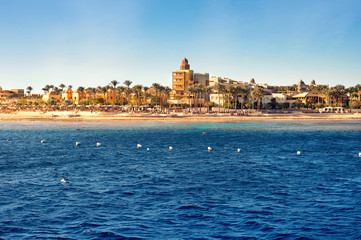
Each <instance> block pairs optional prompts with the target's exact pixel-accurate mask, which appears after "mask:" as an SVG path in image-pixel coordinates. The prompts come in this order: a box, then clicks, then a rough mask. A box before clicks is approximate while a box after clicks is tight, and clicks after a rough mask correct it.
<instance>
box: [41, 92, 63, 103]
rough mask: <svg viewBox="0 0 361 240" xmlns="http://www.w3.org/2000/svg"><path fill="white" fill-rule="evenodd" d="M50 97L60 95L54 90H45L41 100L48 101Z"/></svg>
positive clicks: (58, 96) (59, 97)
mask: <svg viewBox="0 0 361 240" xmlns="http://www.w3.org/2000/svg"><path fill="white" fill-rule="evenodd" d="M51 99H61V95H60V93H56V92H54V91H51V92H47V93H46V94H44V95H43V97H42V100H43V101H49V100H51Z"/></svg>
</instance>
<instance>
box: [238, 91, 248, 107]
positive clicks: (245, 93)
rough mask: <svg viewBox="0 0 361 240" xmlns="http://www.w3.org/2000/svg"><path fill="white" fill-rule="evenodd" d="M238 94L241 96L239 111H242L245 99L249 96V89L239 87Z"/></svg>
mask: <svg viewBox="0 0 361 240" xmlns="http://www.w3.org/2000/svg"><path fill="white" fill-rule="evenodd" d="M239 94H240V95H241V96H242V103H241V109H242V110H243V105H244V103H245V101H246V97H247V96H248V95H249V89H248V88H247V87H241V88H240V93H239Z"/></svg>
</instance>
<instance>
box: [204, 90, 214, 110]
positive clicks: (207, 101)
mask: <svg viewBox="0 0 361 240" xmlns="http://www.w3.org/2000/svg"><path fill="white" fill-rule="evenodd" d="M211 92H212V87H211V86H205V87H204V93H205V96H204V99H205V102H206V105H207V112H209V106H208V105H209V95H210V94H211Z"/></svg>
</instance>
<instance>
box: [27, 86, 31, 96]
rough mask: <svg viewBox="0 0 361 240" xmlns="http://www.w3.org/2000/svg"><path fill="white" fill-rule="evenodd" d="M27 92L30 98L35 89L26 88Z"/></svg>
mask: <svg viewBox="0 0 361 240" xmlns="http://www.w3.org/2000/svg"><path fill="white" fill-rule="evenodd" d="M26 90H27V93H28V96H29V97H30V94H31V91H32V90H33V88H32V87H31V86H28V87H27V88H26Z"/></svg>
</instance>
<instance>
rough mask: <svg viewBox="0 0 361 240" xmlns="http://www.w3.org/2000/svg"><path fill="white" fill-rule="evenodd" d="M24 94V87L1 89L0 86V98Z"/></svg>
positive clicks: (22, 95)
mask: <svg viewBox="0 0 361 240" xmlns="http://www.w3.org/2000/svg"><path fill="white" fill-rule="evenodd" d="M24 96H25V94H24V89H11V90H3V89H2V88H1V87H0V98H2V99H10V98H22V97H24Z"/></svg>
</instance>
